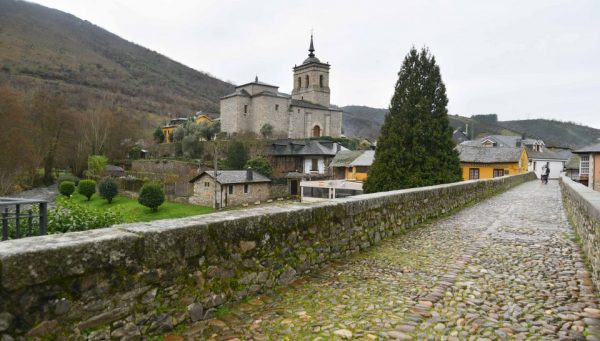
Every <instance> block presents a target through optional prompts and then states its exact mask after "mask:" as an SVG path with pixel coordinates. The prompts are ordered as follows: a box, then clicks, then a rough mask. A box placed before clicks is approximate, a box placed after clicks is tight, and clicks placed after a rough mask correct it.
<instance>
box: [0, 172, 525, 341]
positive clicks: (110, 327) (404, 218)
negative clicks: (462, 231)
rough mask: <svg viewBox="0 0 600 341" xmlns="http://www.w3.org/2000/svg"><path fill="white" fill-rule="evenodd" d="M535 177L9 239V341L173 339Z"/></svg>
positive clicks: (4, 272)
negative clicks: (229, 306) (181, 327)
mask: <svg viewBox="0 0 600 341" xmlns="http://www.w3.org/2000/svg"><path fill="white" fill-rule="evenodd" d="M532 179H535V176H534V175H533V173H529V174H522V175H515V176H509V177H502V178H497V179H491V180H479V181H466V182H460V183H455V184H448V185H440V186H432V187H424V188H415V189H408V190H401V191H392V192H384V193H376V194H366V195H361V196H356V197H351V198H346V199H338V200H335V201H329V202H323V203H318V204H312V205H289V206H277V205H273V206H267V207H259V208H254V209H248V210H239V211H227V212H219V213H215V214H210V215H204V216H198V217H189V218H183V219H174V220H162V221H154V222H149V223H139V224H128V225H119V226H115V227H112V228H106V229H99V230H93V231H85V232H76V233H69V234H63V235H51V236H42V237H32V238H26V239H20V240H11V241H7V242H1V243H0V312H1V313H0V339H2V338H1V337H2V336H1V335H2V334H5V335H13V336H17V337H18V338H19V337H21V336H26V337H29V338H36V337H48V338H53V337H56V336H58V335H81V336H82V337H81V338H84V337H83V336H85V338H88V339H93V340H99V339H107V338H109V337H111V338H113V339H121V338H123V337H125V338H127V337H134V336H140V335H155V334H159V333H164V332H167V331H169V330H171V329H173V328H174V327H175V326H177V325H178V324H182V323H187V322H190V321H196V320H199V319H206V318H209V317H211V316H212V315H213V314H214V312H215V308H216V307H218V306H219V305H222V304H226V303H228V302H233V301H237V300H240V299H242V298H243V297H245V296H248V295H254V294H256V293H259V292H264V291H268V290H269V289H270V288H272V287H273V286H276V285H286V284H288V283H290V282H291V281H293V280H294V278H295V277H296V276H297V275H298V274H302V273H306V272H308V271H311V270H314V269H318V268H319V267H320V266H322V265H323V264H324V263H326V262H329V261H331V260H335V259H340V258H344V257H347V256H348V255H350V254H352V253H355V252H358V251H360V250H363V249H367V248H369V247H370V246H371V245H373V244H376V243H378V242H379V241H381V240H382V239H384V238H388V237H390V236H392V235H397V234H400V233H403V232H405V231H407V230H409V229H411V228H413V227H414V226H416V225H418V224H420V223H422V222H425V221H428V220H430V219H434V218H436V217H439V216H440V215H443V214H446V213H448V212H451V211H452V210H455V209H458V208H461V207H464V206H465V205H467V204H469V203H472V202H476V201H479V200H482V199H484V198H486V197H489V196H491V195H494V194H496V193H498V192H501V191H504V190H506V189H509V188H510V187H513V186H515V185H518V184H520V183H523V182H525V181H528V180H532ZM2 340H4V339H2Z"/></svg>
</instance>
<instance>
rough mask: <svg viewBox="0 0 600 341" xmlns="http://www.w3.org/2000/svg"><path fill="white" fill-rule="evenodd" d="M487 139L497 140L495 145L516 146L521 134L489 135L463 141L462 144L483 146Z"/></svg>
mask: <svg viewBox="0 0 600 341" xmlns="http://www.w3.org/2000/svg"><path fill="white" fill-rule="evenodd" d="M485 140H490V141H493V142H496V146H495V147H510V148H515V147H516V146H517V141H519V140H521V136H508V135H488V136H485V137H482V138H480V139H477V140H470V141H465V142H463V143H461V145H465V146H471V147H477V146H481V143H482V142H483V141H485Z"/></svg>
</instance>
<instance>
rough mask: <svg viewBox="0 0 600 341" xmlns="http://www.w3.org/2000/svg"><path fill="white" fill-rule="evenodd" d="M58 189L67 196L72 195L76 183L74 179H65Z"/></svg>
mask: <svg viewBox="0 0 600 341" xmlns="http://www.w3.org/2000/svg"><path fill="white" fill-rule="evenodd" d="M58 191H59V192H60V194H62V195H64V196H65V197H70V196H71V194H73V192H75V183H73V181H63V182H61V183H60V185H59V187H58Z"/></svg>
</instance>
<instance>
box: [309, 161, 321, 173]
mask: <svg viewBox="0 0 600 341" xmlns="http://www.w3.org/2000/svg"><path fill="white" fill-rule="evenodd" d="M311 161H312V164H311V167H310V170H311V172H318V171H319V159H312V160H311Z"/></svg>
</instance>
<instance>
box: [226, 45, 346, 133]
mask: <svg viewBox="0 0 600 341" xmlns="http://www.w3.org/2000/svg"><path fill="white" fill-rule="evenodd" d="M314 51H315V49H314V45H313V39H312V36H311V38H310V48H309V52H310V53H309V55H308V58H306V60H304V62H303V63H302V64H301V65H299V66H295V67H294V69H293V84H294V88H293V90H292V94H291V95H289V94H285V93H282V92H279V87H277V86H274V85H269V84H266V83H263V82H260V81H259V80H258V77H256V79H255V80H254V82H251V83H247V84H243V85H240V86H237V87H236V88H235V92H234V93H232V94H229V95H227V96H224V97H222V98H221V130H222V131H223V132H226V133H227V134H228V135H232V134H238V133H254V134H257V135H258V134H260V130H261V128H262V127H263V126H264V125H265V124H270V125H271V126H272V127H273V133H272V135H273V136H272V137H274V138H293V139H300V138H308V137H321V136H332V137H338V136H340V135H341V134H342V111H341V110H339V109H336V108H332V107H331V103H330V88H329V68H330V65H329V63H321V61H320V60H319V59H318V58H317V57H315V54H314Z"/></svg>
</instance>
